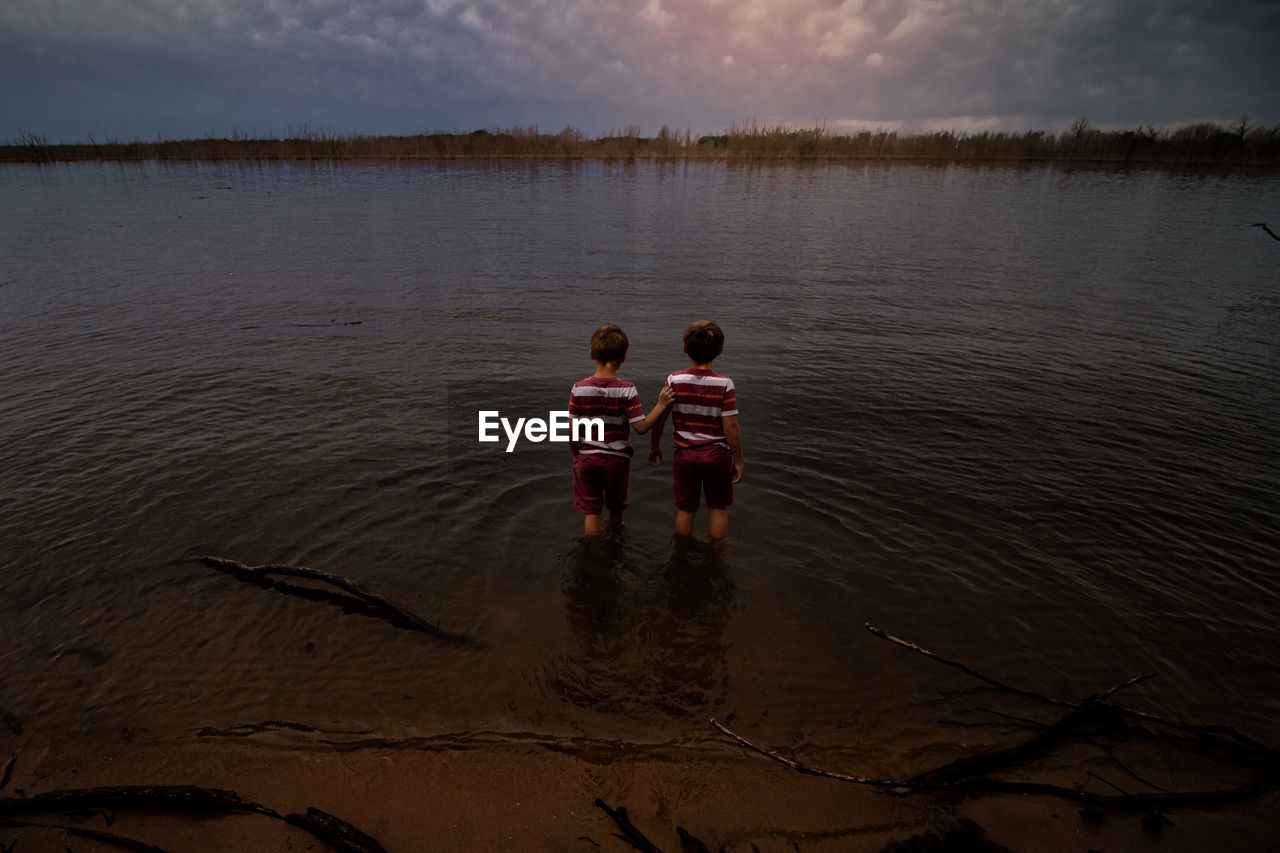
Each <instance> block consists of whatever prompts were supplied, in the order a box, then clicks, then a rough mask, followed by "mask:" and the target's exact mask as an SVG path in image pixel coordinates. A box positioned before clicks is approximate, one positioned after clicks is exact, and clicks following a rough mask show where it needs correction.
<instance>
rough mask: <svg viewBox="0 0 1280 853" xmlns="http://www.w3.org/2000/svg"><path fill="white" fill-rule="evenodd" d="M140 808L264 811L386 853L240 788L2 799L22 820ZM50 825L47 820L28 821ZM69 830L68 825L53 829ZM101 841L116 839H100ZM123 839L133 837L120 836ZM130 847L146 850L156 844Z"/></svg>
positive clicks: (350, 832) (8, 814)
mask: <svg viewBox="0 0 1280 853" xmlns="http://www.w3.org/2000/svg"><path fill="white" fill-rule="evenodd" d="M116 808H118V809H135V810H143V811H169V812H205V813H236V812H239V813H247V814H260V815H263V816H265V817H269V818H272V819H274V820H281V821H284V822H285V823H287V824H289V825H290V826H296V827H298V828H299V829H301V830H303V831H305V832H307V833H309V834H311V835H312V836H314V837H315V838H318V839H319V840H321V841H323V842H324V843H325V844H328V845H329V846H330V847H332V848H333V849H334V850H338V851H341V853H385V851H384V850H383V847H382V845H381V844H379V843H378V842H377V841H375V840H374V839H372V838H370V837H369V836H368V835H365V834H364V833H363V832H361V831H360V830H359V829H356V828H355V827H354V826H352V825H351V824H349V823H347V822H346V821H344V820H342V819H341V818H337V817H334V816H333V815H331V814H328V813H326V812H322V811H320V810H319V809H315V808H308V809H307V812H306V814H285V815H282V814H280V813H279V812H277V811H275V810H274V809H270V808H267V807H266V806H263V805H260V804H258V803H255V802H252V801H250V800H246V799H243V798H242V797H240V795H238V794H236V793H235V792H234V791H228V790H225V789H221V788H201V787H199V786H196V785H125V786H107V787H101V788H72V789H64V790H58V791H47V792H45V793H43V794H36V795H34V796H31V797H8V798H4V799H0V821H8V822H10V823H15V824H21V822H20V821H12V820H10V818H12V817H14V816H16V815H31V814H51V813H53V814H62V813H66V812H78V811H84V810H88V809H116ZM26 825H28V826H45V825H44V824H26ZM52 828H54V829H59V830H62V829H68V827H61V826H59V827H52ZM98 840H101V841H109V840H110V841H114V840H116V839H105V838H99V839H98ZM120 840H121V841H124V842H126V843H128V842H131V841H132V840H131V839H124V838H123V837H120ZM132 843H134V844H137V845H139V846H136V847H132V848H129V849H135V850H139V849H140V850H146V849H148V848H150V845H141V844H140V843H139V842H132Z"/></svg>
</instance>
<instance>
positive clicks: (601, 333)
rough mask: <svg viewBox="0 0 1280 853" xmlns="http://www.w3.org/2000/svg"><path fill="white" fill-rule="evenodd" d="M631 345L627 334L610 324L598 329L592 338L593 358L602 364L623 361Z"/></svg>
mask: <svg viewBox="0 0 1280 853" xmlns="http://www.w3.org/2000/svg"><path fill="white" fill-rule="evenodd" d="M629 345H630V344H629V343H628V342H627V333H626V332H624V331H622V329H619V328H618V327H617V326H615V325H613V324H612V323H609V324H607V325H604V326H601V327H600V328H598V329H596V331H595V334H593V335H592V336H591V357H592V358H594V359H595V360H596V361H598V362H600V363H601V364H608V363H609V362H611V361H621V360H622V357H623V356H624V355H626V354H627V347H628V346H629Z"/></svg>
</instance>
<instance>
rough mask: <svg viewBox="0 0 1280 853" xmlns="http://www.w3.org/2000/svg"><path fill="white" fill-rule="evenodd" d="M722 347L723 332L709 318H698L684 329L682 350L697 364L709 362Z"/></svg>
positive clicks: (718, 353)
mask: <svg viewBox="0 0 1280 853" xmlns="http://www.w3.org/2000/svg"><path fill="white" fill-rule="evenodd" d="M723 349H724V332H722V331H720V327H719V326H717V325H716V324H715V323H714V322H713V321H711V320H699V321H698V322H696V323H694V324H693V325H692V326H690V327H689V328H687V329H685V330H684V351H685V352H687V353H688V354H689V358H691V359H693V360H694V361H695V362H697V363H698V364H710V363H711V361H712V360H713V359H714V358H715V357H716V356H718V355H720V351H721V350H723Z"/></svg>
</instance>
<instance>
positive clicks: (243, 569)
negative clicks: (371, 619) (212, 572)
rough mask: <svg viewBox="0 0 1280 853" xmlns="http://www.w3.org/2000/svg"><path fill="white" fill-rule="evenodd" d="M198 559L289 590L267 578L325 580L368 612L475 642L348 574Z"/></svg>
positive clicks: (411, 627) (404, 625)
mask: <svg viewBox="0 0 1280 853" xmlns="http://www.w3.org/2000/svg"><path fill="white" fill-rule="evenodd" d="M196 559H197V560H199V561H200V562H201V563H204V564H205V565H206V566H208V567H209V568H211V569H217V570H218V571H220V572H226V573H227V574H229V575H232V576H233V577H237V578H239V579H240V580H244V581H251V582H254V583H258V584H261V585H263V586H267V587H274V588H276V589H280V590H281V591H285V592H287V591H289V589H288V588H287V585H285V584H282V583H280V582H278V581H277V582H272V581H269V580H267V578H268V577H269V576H272V575H278V576H281V577H289V578H304V579H306V580H313V581H319V582H321V583H326V584H329V585H331V586H334V587H337V588H338V589H340V590H342V591H343V592H345V593H347V594H348V595H350V596H353V597H354V598H355V599H356V602H357V603H358V604H359V605H361V606H362V609H364V611H365V612H366V613H367V614H368V615H371V616H376V617H378V618H381V619H384V620H386V621H387V622H390V623H391V624H393V625H395V626H397V627H400V628H407V629H409V630H414V631H422V632H423V633H426V634H431V635H432V636H435V637H439V638H440V639H442V640H449V641H451V642H455V643H466V644H470V643H473V642H474V641H473V640H472V639H471V638H470V637H468V636H467V635H465V634H456V633H454V632H453V631H447V630H445V629H443V628H441V627H440V626H439V625H436V624H435V623H433V622H428V621H427V620H426V619H423V618H422V617H421V616H419V615H417V614H416V613H414V612H413V611H411V610H409V609H408V608H407V607H404V606H403V605H400V604H396V603H395V602H393V601H391V600H390V599H388V598H385V597H383V596H381V595H378V594H376V593H373V592H370V591H368V590H367V589H365V588H364V587H362V586H360V585H359V584H357V583H356V582H355V581H353V580H351V579H350V578H345V577H342V576H341V575H334V574H330V573H328V572H322V571H320V570H319V569H309V568H306V567H305V566H284V565H266V566H247V565H245V564H244V563H237V562H236V561H235V560H227V559H224V558H222V557H211V556H202V557H197V558H196Z"/></svg>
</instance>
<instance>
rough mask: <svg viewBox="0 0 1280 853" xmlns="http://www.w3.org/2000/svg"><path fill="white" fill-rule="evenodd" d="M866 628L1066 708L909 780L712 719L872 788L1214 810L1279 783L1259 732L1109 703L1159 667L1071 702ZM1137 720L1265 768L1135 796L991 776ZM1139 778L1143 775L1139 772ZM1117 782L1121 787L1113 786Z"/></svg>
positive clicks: (1278, 760)
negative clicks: (820, 757)
mask: <svg viewBox="0 0 1280 853" xmlns="http://www.w3.org/2000/svg"><path fill="white" fill-rule="evenodd" d="M866 629H867V631H868V632H869V633H871V634H873V635H874V636H876V637H879V638H880V639H882V640H887V641H888V642H891V643H894V644H896V645H899V646H903V647H904V648H908V649H911V650H912V651H914V652H916V653H918V654H921V655H923V656H925V657H927V658H929V659H930V660H933V661H935V662H936V663H940V664H942V665H944V666H949V667H953V668H956V669H959V670H961V671H963V672H965V673H966V674H968V675H970V676H972V677H974V678H976V679H978V680H979V681H982V682H984V683H986V684H988V685H990V686H992V687H994V688H996V689H998V690H1001V691H1003V692H1006V693H1009V694H1012V695H1015V696H1020V697H1023V698H1027V699H1032V700H1035V701H1038V702H1041V703H1044V704H1048V705H1052V706H1055V707H1059V708H1066V709H1067V713H1066V714H1065V715H1064V716H1062V717H1061V718H1060V719H1058V720H1057V721H1056V722H1054V723H1052V724H1050V725H1048V726H1045V727H1043V728H1042V730H1040V731H1038V732H1037V733H1036V734H1035V735H1034V736H1033V737H1031V738H1030V739H1028V740H1026V741H1024V742H1023V743H1020V744H1016V745H1014V746H1011V747H1008V748H1005V749H998V750H994V751H991V752H984V753H979V754H976V755H971V756H966V757H964V758H960V759H957V760H955V761H952V762H950V763H949V764H946V765H943V766H941V767H937V768H934V769H932V770H928V771H926V772H924V773H919V774H917V775H915V776H913V777H911V778H909V779H901V780H899V779H874V778H870V777H866V776H857V775H849V774H844V773H834V772H832V771H829V770H822V769H818V768H814V767H809V766H807V765H804V764H801V763H800V762H798V761H794V760H792V759H790V758H787V757H785V756H783V755H780V754H779V753H777V752H775V751H774V750H772V749H768V748H766V747H763V746H760V745H758V744H755V743H752V742H751V741H749V740H747V739H746V738H744V737H742V736H741V735H739V734H736V733H735V732H733V731H730V730H729V729H728V728H726V727H725V726H724V725H722V724H721V723H720V722H719V721H717V720H715V719H712V720H711V725H712V726H714V727H715V728H716V729H717V730H719V731H720V732H721V733H722V734H724V735H727V736H728V737H730V738H732V739H733V740H735V741H736V742H737V743H739V744H740V745H741V746H743V747H745V748H746V749H749V750H752V751H753V752H758V753H759V754H761V755H763V756H765V757H767V758H770V759H772V760H774V761H777V762H779V763H780V764H784V765H786V766H788V767H790V768H791V769H793V770H795V771H797V772H800V773H806V774H809V775H813V776H822V777H825V778H828V779H834V780H837V781H840V782H851V783H854V784H858V785H866V786H868V787H872V788H877V789H880V790H883V791H889V792H892V793H897V794H911V793H924V792H944V791H945V792H954V793H962V794H975V795H992V794H1021V795H1042V796H1052V797H1059V798H1062V799H1066V800H1071V801H1074V802H1078V803H1084V804H1087V805H1089V806H1095V807H1106V808H1114V809H1154V810H1159V809H1164V808H1211V807H1214V806H1219V805H1223V804H1225V803H1233V802H1240V801H1243V800H1247V799H1249V798H1251V797H1254V796H1257V795H1258V794H1261V793H1264V792H1266V791H1268V790H1272V789H1274V788H1276V787H1277V786H1280V753H1277V752H1276V751H1275V750H1274V749H1272V748H1271V747H1269V746H1266V745H1265V744H1263V743H1260V742H1259V741H1256V740H1254V739H1253V738H1250V737H1247V736H1245V735H1243V734H1241V733H1240V732H1238V731H1236V730H1235V729H1234V728H1232V727H1230V726H1221V725H1200V724H1196V723H1188V722H1185V721H1182V720H1172V719H1166V718H1164V717H1159V716H1157V715H1154V714H1149V713H1146V712H1144V711H1138V710H1135V709H1133V708H1129V707H1126V706H1124V705H1119V704H1115V703H1112V702H1110V701H1108V700H1109V699H1111V697H1113V696H1114V695H1115V694H1116V693H1118V692H1120V691H1121V690H1124V689H1127V688H1129V687H1132V686H1133V685H1135V684H1138V683H1140V682H1142V681H1145V680H1146V679H1148V678H1151V677H1152V676H1153V675H1154V674H1153V673H1145V674H1143V675H1138V676H1135V677H1133V678H1130V679H1128V680H1127V681H1124V682H1122V683H1120V684H1117V685H1115V686H1114V687H1111V688H1110V689H1108V690H1105V691H1103V692H1102V693H1098V694H1094V695H1091V696H1088V697H1086V698H1084V699H1082V700H1078V701H1071V700H1064V699H1057V698H1054V697H1050V696H1044V695H1041V694H1038V693H1033V692H1031V691H1027V690H1023V689H1022V688H1019V687H1014V686H1011V685H1008V684H1005V683H1004V682H1001V681H999V680H997V679H994V678H991V677H990V676H987V675H984V674H983V673H981V672H979V671H977V670H975V669H973V668H971V667H969V666H966V665H965V664H962V663H959V662H958V661H953V660H949V659H947V658H944V657H942V656H941V655H937V654H935V653H933V652H931V651H929V650H928V649H925V648H922V647H920V646H918V645H916V644H915V643H912V642H909V641H907V640H903V639H901V638H899V637H894V636H892V635H891V634H887V633H885V632H884V631H882V630H880V629H879V628H876V627H875V626H873V625H871V624H870V623H868V624H867V625H866ZM1131 721H1138V722H1142V723H1146V724H1148V725H1153V726H1162V727H1166V728H1171V729H1175V730H1177V731H1180V732H1183V733H1185V734H1190V735H1194V736H1195V737H1197V738H1199V739H1201V740H1203V741H1206V742H1211V743H1212V744H1214V745H1216V746H1217V747H1219V748H1220V749H1221V748H1224V747H1225V746H1228V745H1229V746H1231V747H1234V748H1235V749H1237V750H1241V749H1242V750H1244V751H1245V752H1246V753H1248V754H1249V755H1250V756H1251V757H1253V758H1255V759H1262V762H1263V763H1262V767H1261V769H1260V770H1258V771H1257V772H1256V774H1255V775H1254V778H1252V779H1251V780H1250V781H1248V782H1246V783H1244V784H1242V785H1239V786H1237V787H1235V788H1223V789H1217V790H1208V791H1165V790H1160V791H1154V792H1150V793H1134V794H1130V793H1125V792H1123V791H1121V792H1120V793H1118V794H1096V793H1091V792H1088V791H1085V790H1083V789H1081V788H1067V787H1063V786H1061V785H1051V784H1046V783H1041V782H1015V781H1009V780H1005V779H997V778H993V777H992V776H991V774H993V773H998V772H1001V771H1006V770H1010V769H1013V768H1015V767H1018V766H1025V765H1026V764H1028V763H1030V762H1031V761H1033V760H1035V759H1036V758H1038V757H1040V756H1043V755H1044V754H1046V753H1047V752H1048V751H1049V750H1050V749H1052V748H1054V747H1056V746H1058V745H1060V744H1062V743H1064V742H1066V741H1067V740H1068V739H1069V738H1071V737H1073V736H1075V735H1077V733H1078V732H1079V730H1080V729H1081V728H1082V727H1083V726H1084V725H1085V724H1097V725H1102V726H1104V727H1122V726H1123V725H1124V724H1125V723H1127V722H1131ZM1224 739H1226V740H1229V741H1230V742H1231V743H1230V744H1226V743H1225V741H1224ZM1108 752H1109V751H1108ZM1122 766H1123V765H1122ZM1125 769H1126V771H1127V772H1129V774H1130V775H1134V774H1133V772H1132V771H1130V770H1128V768H1125ZM1135 778H1137V777H1136V776H1135ZM1103 781H1105V780H1103ZM1108 784H1111V783H1108ZM1112 787H1116V786H1114V785H1112ZM1153 787H1154V786H1153ZM1117 790H1119V788H1117Z"/></svg>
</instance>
